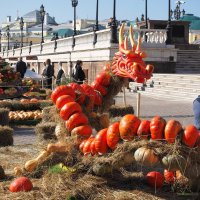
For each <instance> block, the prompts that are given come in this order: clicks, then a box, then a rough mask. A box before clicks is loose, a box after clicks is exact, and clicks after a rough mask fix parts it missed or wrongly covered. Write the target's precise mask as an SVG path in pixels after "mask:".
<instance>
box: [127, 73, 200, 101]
mask: <svg viewBox="0 0 200 200" xmlns="http://www.w3.org/2000/svg"><path fill="white" fill-rule="evenodd" d="M129 85H130V88H131V89H130V90H129V91H130V92H140V93H141V94H143V95H146V96H151V97H154V98H157V99H168V100H173V101H174V100H177V101H190V102H192V101H193V100H194V99H195V98H196V97H197V96H198V95H200V74H199V75H195V74H153V77H152V78H151V79H150V80H148V81H147V83H146V85H143V84H139V83H135V82H130V84H129Z"/></svg>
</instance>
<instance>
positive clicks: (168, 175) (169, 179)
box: [164, 169, 175, 184]
mask: <svg viewBox="0 0 200 200" xmlns="http://www.w3.org/2000/svg"><path fill="white" fill-rule="evenodd" d="M164 177H165V182H166V183H168V184H169V183H171V184H173V183H174V180H175V176H174V172H173V171H168V170H167V169H165V170H164Z"/></svg>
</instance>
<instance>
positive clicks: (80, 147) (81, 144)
mask: <svg viewBox="0 0 200 200" xmlns="http://www.w3.org/2000/svg"><path fill="white" fill-rule="evenodd" d="M86 141H87V139H86V140H83V141H82V142H81V143H80V145H79V150H80V151H81V152H82V153H83V147H84V145H85V143H86Z"/></svg>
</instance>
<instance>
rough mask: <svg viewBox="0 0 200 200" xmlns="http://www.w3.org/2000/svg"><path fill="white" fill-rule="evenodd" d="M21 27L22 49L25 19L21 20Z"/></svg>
mask: <svg viewBox="0 0 200 200" xmlns="http://www.w3.org/2000/svg"><path fill="white" fill-rule="evenodd" d="M19 26H20V30H21V47H23V29H24V20H23V17H21V18H20V21H19Z"/></svg>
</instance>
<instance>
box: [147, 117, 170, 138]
mask: <svg viewBox="0 0 200 200" xmlns="http://www.w3.org/2000/svg"><path fill="white" fill-rule="evenodd" d="M165 124H166V121H165V120H164V119H163V118H162V117H160V116H155V117H154V118H153V119H152V120H151V123H150V132H151V138H152V139H153V140H160V139H163V133H164V128H165Z"/></svg>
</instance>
